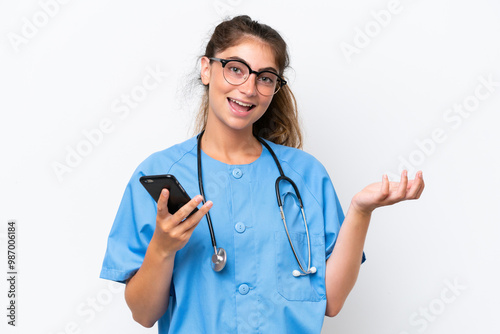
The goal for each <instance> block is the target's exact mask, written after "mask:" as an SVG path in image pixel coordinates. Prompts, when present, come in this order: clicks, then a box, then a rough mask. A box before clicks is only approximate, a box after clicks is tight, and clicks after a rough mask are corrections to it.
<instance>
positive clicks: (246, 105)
mask: <svg viewBox="0 0 500 334" xmlns="http://www.w3.org/2000/svg"><path fill="white" fill-rule="evenodd" d="M229 99H230V100H231V101H233V102H234V103H236V104H239V105H240V106H242V107H251V106H253V104H247V103H243V102H240V101H236V100H233V99H231V98H229Z"/></svg>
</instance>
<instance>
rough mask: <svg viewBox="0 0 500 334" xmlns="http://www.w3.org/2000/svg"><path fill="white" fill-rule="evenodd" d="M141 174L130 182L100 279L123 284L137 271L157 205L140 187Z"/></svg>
mask: <svg viewBox="0 0 500 334" xmlns="http://www.w3.org/2000/svg"><path fill="white" fill-rule="evenodd" d="M143 175H144V174H143V173H142V172H140V171H138V170H136V171H135V172H134V174H133V176H132V178H131V179H130V181H129V183H128V185H127V187H126V189H125V193H124V194H123V198H122V200H121V203H120V206H119V208H118V212H117V214H116V217H115V220H114V222H113V226H112V228H111V231H110V233H109V237H108V243H107V248H106V253H105V256H104V261H103V265H102V269H101V273H100V277H101V278H104V279H109V280H113V281H117V282H122V283H123V282H125V281H126V280H127V279H129V278H130V277H131V276H133V275H134V274H135V272H136V271H137V270H138V269H139V268H140V266H141V265H142V262H143V260H144V256H145V254H146V250H147V247H148V245H149V242H150V241H151V238H152V236H153V232H154V228H155V225H156V203H155V201H154V200H153V198H152V197H151V196H150V195H149V194H148V192H147V191H146V190H145V189H144V187H143V186H142V185H141V183H140V181H139V178H140V177H141V176H143Z"/></svg>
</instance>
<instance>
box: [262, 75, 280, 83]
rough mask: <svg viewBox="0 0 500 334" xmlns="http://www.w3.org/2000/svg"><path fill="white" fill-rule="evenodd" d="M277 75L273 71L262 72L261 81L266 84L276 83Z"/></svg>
mask: <svg viewBox="0 0 500 334" xmlns="http://www.w3.org/2000/svg"><path fill="white" fill-rule="evenodd" d="M276 80H277V77H276V75H274V74H271V73H262V74H261V75H260V76H259V81H260V82H262V83H263V84H265V85H274V84H275V83H276Z"/></svg>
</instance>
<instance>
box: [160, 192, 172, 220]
mask: <svg viewBox="0 0 500 334" xmlns="http://www.w3.org/2000/svg"><path fill="white" fill-rule="evenodd" d="M169 195H170V193H169V192H168V189H167V188H163V189H162V191H161V193H160V197H159V198H158V213H157V215H158V217H160V218H166V217H168V216H169V215H170V214H169V212H168V206H167V204H168V197H169Z"/></svg>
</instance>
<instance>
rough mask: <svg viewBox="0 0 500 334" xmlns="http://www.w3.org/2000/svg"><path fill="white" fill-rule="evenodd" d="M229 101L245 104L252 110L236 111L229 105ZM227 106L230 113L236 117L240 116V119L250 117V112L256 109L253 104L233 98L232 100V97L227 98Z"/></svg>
mask: <svg viewBox="0 0 500 334" xmlns="http://www.w3.org/2000/svg"><path fill="white" fill-rule="evenodd" d="M230 100H235V101H238V102H241V103H245V104H251V105H252V108H251V109H250V110H248V111H240V110H236V109H234V108H233V106H232V105H231V101H230ZM227 104H228V105H229V109H231V111H232V112H233V114H235V115H236V116H240V117H245V116H248V115H250V114H251V111H252V110H253V109H255V107H256V105H255V104H254V103H251V102H248V101H244V100H240V99H235V98H232V97H228V98H227Z"/></svg>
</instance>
